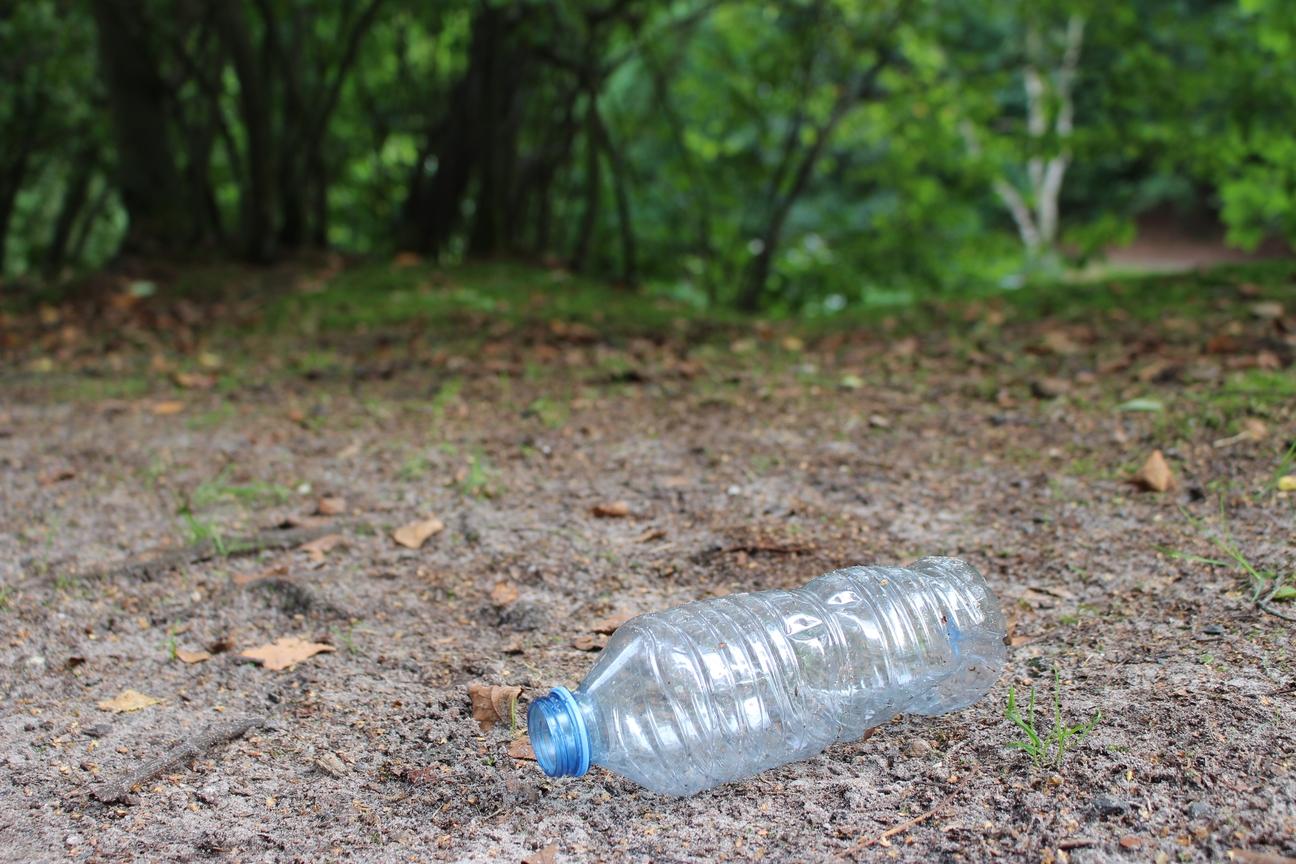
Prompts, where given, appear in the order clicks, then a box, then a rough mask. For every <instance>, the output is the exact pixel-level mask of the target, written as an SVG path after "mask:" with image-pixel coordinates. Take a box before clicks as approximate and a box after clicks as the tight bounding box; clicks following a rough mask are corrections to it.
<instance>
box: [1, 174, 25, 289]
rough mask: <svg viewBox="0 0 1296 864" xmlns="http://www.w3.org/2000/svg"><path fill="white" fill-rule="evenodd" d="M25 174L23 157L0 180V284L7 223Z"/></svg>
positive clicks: (7, 235) (2, 274) (7, 230)
mask: <svg viewBox="0 0 1296 864" xmlns="http://www.w3.org/2000/svg"><path fill="white" fill-rule="evenodd" d="M26 173H27V157H26V156H23V158H22V159H20V160H19V161H18V162H17V163H15V164H14V166H13V167H12V169H11V170H9V171H6V172H5V175H6V176H4V177H3V178H0V282H3V281H4V268H5V259H6V257H7V256H6V254H5V250H6V248H7V247H8V245H9V244H8V240H9V223H10V222H12V221H13V213H14V205H15V204H16V203H17V201H18V189H19V186H20V185H21V183H22V178H23V175H25V174H26Z"/></svg>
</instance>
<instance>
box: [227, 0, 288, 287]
mask: <svg viewBox="0 0 1296 864" xmlns="http://www.w3.org/2000/svg"><path fill="white" fill-rule="evenodd" d="M212 11H213V14H214V16H215V19H216V29H217V31H218V32H219V33H220V37H221V41H222V42H223V43H224V44H225V49H226V50H227V51H228V52H229V55H230V59H231V60H232V61H233V64H234V72H235V74H236V75H237V76H238V81H239V113H240V115H241V116H242V119H243V130H244V133H245V134H246V136H247V166H248V176H247V178H246V179H247V185H246V186H245V187H244V188H243V189H241V190H240V199H241V204H242V213H243V248H244V253H245V254H246V255H247V256H248V258H250V259H251V260H253V261H257V262H261V263H264V262H267V261H269V260H270V259H271V258H272V257H273V255H274V247H275V233H274V221H275V202H274V184H273V179H272V174H273V172H274V155H273V149H272V147H273V143H272V139H271V134H272V133H271V128H270V126H271V120H270V100H269V98H268V94H267V92H266V76H265V70H264V69H263V68H262V66H261V64H260V63H258V62H257V58H256V56H255V53H254V51H253V48H252V38H251V36H250V35H249V33H248V24H247V18H246V17H245V16H244V14H243V6H242V4H241V3H240V2H226V0H213V3H212Z"/></svg>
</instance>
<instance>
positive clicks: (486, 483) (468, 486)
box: [459, 450, 492, 498]
mask: <svg viewBox="0 0 1296 864" xmlns="http://www.w3.org/2000/svg"><path fill="white" fill-rule="evenodd" d="M490 473H491V467H490V463H489V462H487V461H486V456H485V454H483V453H482V452H481V451H480V450H478V451H477V452H476V453H473V454H472V455H471V456H469V457H468V469H467V471H465V472H464V474H463V478H462V479H461V480H460V481H459V491H460V492H462V493H464V494H465V495H472V496H473V497H475V498H490V497H491V494H492V493H491V489H490Z"/></svg>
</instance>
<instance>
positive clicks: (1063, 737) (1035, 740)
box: [1004, 670, 1102, 769]
mask: <svg viewBox="0 0 1296 864" xmlns="http://www.w3.org/2000/svg"><path fill="white" fill-rule="evenodd" d="M1004 716H1005V717H1006V718H1008V719H1009V720H1011V721H1012V722H1013V723H1014V724H1015V725H1016V726H1017V728H1018V729H1020V730H1021V731H1022V734H1024V735H1025V736H1026V738H1025V740H1023V741H1013V742H1011V743H1010V744H1009V745H1008V746H1009V747H1012V748H1014V749H1017V750H1020V751H1022V752H1023V753H1025V754H1026V755H1027V756H1029V757H1030V760H1031V764H1033V765H1034V766H1035V767H1036V768H1043V767H1044V766H1046V765H1051V766H1053V767H1054V768H1057V769H1061V768H1062V763H1063V762H1065V761H1066V754H1067V750H1069V749H1071V748H1072V747H1074V746H1075V745H1077V744H1079V743H1080V742H1081V741H1083V740H1084V739H1085V738H1087V737H1088V736H1089V733H1090V732H1092V731H1093V730H1094V729H1095V728H1096V727H1097V726H1098V722H1099V721H1100V720H1102V711H1095V712H1094V716H1093V718H1092V719H1090V720H1089V722H1087V723H1081V724H1079V725H1076V726H1068V725H1066V724H1065V723H1063V722H1062V678H1061V676H1059V675H1058V673H1057V670H1054V672H1053V728H1052V729H1050V730H1048V731H1047V732H1041V731H1040V730H1039V729H1037V728H1036V726H1035V688H1034V687H1032V688H1031V689H1030V699H1029V701H1028V702H1027V703H1026V713H1025V714H1024V715H1023V714H1022V712H1021V709H1019V708H1018V707H1017V688H1016V687H1015V686H1010V687H1009V688H1008V707H1007V709H1005V711H1004Z"/></svg>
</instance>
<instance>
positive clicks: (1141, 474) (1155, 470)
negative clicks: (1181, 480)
mask: <svg viewBox="0 0 1296 864" xmlns="http://www.w3.org/2000/svg"><path fill="white" fill-rule="evenodd" d="M1130 480H1131V481H1132V482H1133V483H1134V484H1135V485H1136V486H1139V487H1141V488H1143V489H1146V490H1148V491H1150V492H1165V491H1167V490H1169V489H1171V488H1173V487H1174V485H1175V476H1174V472H1172V471H1171V470H1170V465H1169V464H1168V463H1167V462H1166V460H1165V456H1163V455H1161V451H1160V450H1153V451H1152V455H1150V456H1148V458H1147V461H1146V462H1144V463H1143V467H1142V468H1140V469H1139V470H1138V473H1137V474H1135V475H1134V476H1133V477H1131V478H1130Z"/></svg>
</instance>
